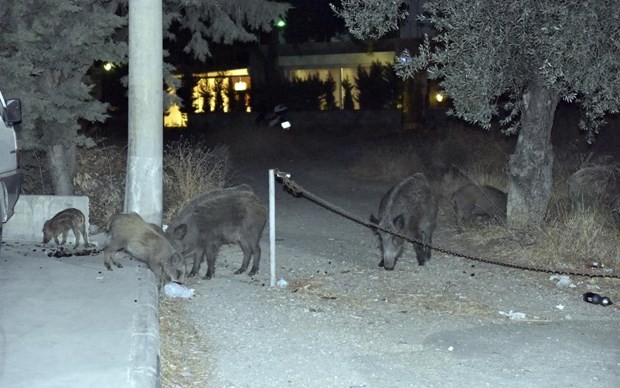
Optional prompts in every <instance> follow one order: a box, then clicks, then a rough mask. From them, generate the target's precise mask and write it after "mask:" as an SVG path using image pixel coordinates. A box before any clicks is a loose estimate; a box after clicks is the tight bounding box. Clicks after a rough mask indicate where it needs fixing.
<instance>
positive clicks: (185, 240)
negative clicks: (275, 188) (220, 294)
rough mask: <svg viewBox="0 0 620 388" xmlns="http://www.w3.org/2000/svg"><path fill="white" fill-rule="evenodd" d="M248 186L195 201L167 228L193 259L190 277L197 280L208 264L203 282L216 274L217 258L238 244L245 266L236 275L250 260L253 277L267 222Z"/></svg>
mask: <svg viewBox="0 0 620 388" xmlns="http://www.w3.org/2000/svg"><path fill="white" fill-rule="evenodd" d="M248 187H249V186H247V185H242V188H244V189H241V190H239V189H223V190H218V191H217V192H209V193H206V194H204V195H202V196H200V197H199V198H196V199H195V200H192V201H191V202H190V203H189V204H188V205H187V206H186V207H184V208H183V210H182V211H181V212H180V213H179V215H178V216H177V217H175V219H174V220H173V221H172V222H171V224H170V225H169V226H168V229H167V233H168V234H169V236H170V237H171V238H172V239H173V240H174V241H175V243H176V244H177V245H178V246H179V247H180V248H181V251H182V253H183V254H184V255H186V256H191V255H193V256H194V264H193V267H192V270H191V271H190V273H189V276H190V277H191V276H195V275H196V274H197V273H198V271H199V270H200V264H201V263H202V261H203V260H206V261H207V272H206V274H205V276H204V277H203V278H204V279H211V278H212V277H213V275H214V273H215V258H216V256H217V252H218V250H219V248H220V247H221V246H222V245H224V244H239V246H240V247H241V250H242V251H243V263H242V264H241V268H239V269H238V270H237V271H236V272H235V274H240V273H243V272H245V271H246V270H247V268H248V265H249V263H250V258H253V261H252V268H251V270H250V272H249V273H248V275H249V276H254V275H255V274H256V273H257V272H258V268H259V264H260V254H261V249H260V244H259V241H260V238H261V235H262V233H263V229H264V227H265V224H266V222H267V211H266V209H265V206H263V204H262V203H261V202H260V201H259V199H258V198H257V197H256V195H254V193H253V192H252V191H251V188H250V190H247V189H245V188H248Z"/></svg>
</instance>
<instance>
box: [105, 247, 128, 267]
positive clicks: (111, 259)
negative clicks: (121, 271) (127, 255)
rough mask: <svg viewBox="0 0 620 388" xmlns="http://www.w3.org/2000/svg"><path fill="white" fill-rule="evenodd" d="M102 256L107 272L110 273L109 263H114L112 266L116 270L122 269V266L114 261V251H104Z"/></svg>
mask: <svg viewBox="0 0 620 388" xmlns="http://www.w3.org/2000/svg"><path fill="white" fill-rule="evenodd" d="M103 256H104V258H103V264H105V267H106V268H107V269H108V271H112V266H111V265H110V262H112V263H114V265H115V266H117V267H118V268H123V265H122V264H121V263H119V262H118V261H116V251H113V250H105V249H104V251H103Z"/></svg>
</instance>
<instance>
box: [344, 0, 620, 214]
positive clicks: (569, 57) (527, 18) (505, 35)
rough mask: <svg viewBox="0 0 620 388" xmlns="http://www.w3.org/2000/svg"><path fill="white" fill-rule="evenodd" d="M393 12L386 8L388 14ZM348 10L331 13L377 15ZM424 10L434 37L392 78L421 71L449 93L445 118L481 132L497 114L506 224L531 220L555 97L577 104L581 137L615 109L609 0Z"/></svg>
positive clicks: (545, 183) (616, 65) (447, 4)
mask: <svg viewBox="0 0 620 388" xmlns="http://www.w3.org/2000/svg"><path fill="white" fill-rule="evenodd" d="M348 2H350V3H365V4H370V3H373V4H374V3H390V4H395V3H399V4H400V5H402V3H403V2H402V1H389V2H384V1H382V0H349V1H348ZM400 9H401V8H399V6H393V8H392V9H391V10H390V11H391V12H392V19H394V18H395V16H394V15H398V12H399V10H400ZM352 10H353V8H349V9H348V8H347V1H343V9H341V10H337V11H338V12H339V14H340V15H341V16H342V17H344V18H345V20H347V19H350V20H353V21H355V22H350V23H349V22H348V23H347V24H348V25H352V26H357V25H364V23H365V22H366V21H368V20H376V19H377V16H376V15H364V13H363V12H361V11H360V9H357V10H356V12H350V11H352ZM424 10H425V13H424V14H423V15H420V16H419V18H420V19H421V20H422V21H426V22H430V23H431V25H432V26H433V27H434V29H435V30H436V32H437V33H436V35H435V36H434V37H433V38H432V39H429V38H428V37H427V38H426V39H425V41H424V43H423V44H422V45H421V46H420V48H419V52H417V53H413V54H412V53H409V52H407V51H405V52H403V53H402V55H400V56H399V58H398V60H397V62H396V64H395V67H396V70H397V72H398V74H399V75H400V76H401V77H404V78H407V77H412V76H413V75H414V74H415V73H416V72H417V71H419V70H422V69H426V70H427V72H428V75H429V78H431V79H439V80H441V82H440V86H441V87H442V88H443V90H444V91H445V92H446V93H447V94H448V95H449V96H450V97H451V98H452V100H453V109H452V110H451V112H450V113H451V114H453V115H455V116H456V117H459V118H462V119H464V120H466V121H468V122H470V123H474V124H477V125H479V126H481V127H483V128H487V129H488V128H490V127H491V123H492V121H493V120H494V119H497V120H499V121H500V123H501V124H503V125H504V131H505V132H506V133H507V134H518V140H517V145H516V148H515V150H514V153H513V154H512V155H511V157H510V161H509V188H508V220H509V224H510V225H512V226H537V225H540V224H541V222H542V221H543V218H544V216H545V214H546V211H547V205H548V202H549V197H550V192H551V184H552V168H553V149H552V146H551V136H550V135H551V129H552V126H553V120H554V115H555V112H556V108H557V105H558V103H559V102H560V101H561V100H564V101H568V102H572V103H575V104H579V106H580V108H581V112H582V115H581V119H580V122H579V126H580V128H581V129H583V130H584V131H585V132H586V135H587V136H588V139H589V140H590V141H591V140H593V138H594V137H595V135H596V134H597V133H598V130H599V129H600V128H601V126H602V125H603V124H604V123H605V116H606V115H607V114H615V113H618V110H619V107H620V7H619V4H618V2H617V1H616V0H547V1H538V0H515V1H512V2H505V1H502V0H478V1H469V0H429V1H428V2H426V3H425V5H424ZM401 12H402V11H401ZM360 31H361V29H360V30H359V31H357V32H360ZM352 32H354V31H352Z"/></svg>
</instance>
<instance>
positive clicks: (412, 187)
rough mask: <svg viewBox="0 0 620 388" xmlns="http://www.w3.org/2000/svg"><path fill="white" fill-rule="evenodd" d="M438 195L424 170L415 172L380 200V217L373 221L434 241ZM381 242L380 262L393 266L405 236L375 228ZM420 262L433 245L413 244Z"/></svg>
mask: <svg viewBox="0 0 620 388" xmlns="http://www.w3.org/2000/svg"><path fill="white" fill-rule="evenodd" d="M437 207H438V206H437V197H436V196H435V194H434V193H433V190H432V188H431V186H430V184H429V183H428V180H427V179H426V177H425V176H424V174H421V173H417V174H414V175H412V176H410V177H408V178H406V179H405V180H403V181H402V182H400V183H398V184H397V185H395V186H394V187H392V188H391V189H390V190H389V191H388V192H387V193H385V195H384V196H383V198H381V203H380V204H379V218H376V217H375V216H374V215H371V216H370V221H371V222H373V223H375V224H377V225H379V226H380V227H382V228H383V229H385V230H388V231H391V232H397V233H398V234H401V235H403V236H406V237H408V238H411V239H415V240H418V241H421V242H423V243H424V244H432V242H433V231H434V230H435V226H436V225H437ZM376 233H377V234H378V235H379V239H380V242H381V251H382V254H383V256H382V259H381V262H380V263H379V266H382V267H384V268H385V269H388V270H392V269H394V266H395V265H396V261H397V260H398V258H399V256H400V255H401V254H402V251H403V244H404V242H405V240H404V239H403V238H401V237H397V236H394V235H392V234H390V233H387V232H384V231H382V230H379V229H376ZM413 247H414V249H415V252H416V256H417V259H418V264H419V265H424V263H426V262H427V261H428V260H429V259H430V258H431V249H430V248H429V247H428V246H425V245H422V244H415V243H414V244H413Z"/></svg>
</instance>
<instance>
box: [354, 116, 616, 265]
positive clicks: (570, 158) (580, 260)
mask: <svg viewBox="0 0 620 388" xmlns="http://www.w3.org/2000/svg"><path fill="white" fill-rule="evenodd" d="M458 131H461V132H460V134H459V132H458ZM393 140H394V142H393V143H389V142H387V143H382V144H377V145H375V146H374V147H373V148H367V149H364V150H363V151H362V152H361V153H360V158H358V160H357V161H356V163H355V165H354V166H353V167H351V168H350V171H351V172H352V173H353V174H355V175H357V176H358V177H361V178H364V179H369V178H370V179H376V178H383V179H385V180H391V181H395V180H398V179H402V178H403V177H405V176H407V175H410V174H411V173H412V172H416V171H422V172H424V173H426V174H427V175H428V176H429V177H430V178H431V179H433V180H434V183H433V184H434V187H435V191H436V192H437V193H438V194H439V196H440V204H441V205H440V206H442V207H443V208H444V211H445V212H446V214H451V212H452V210H451V204H450V201H449V199H450V198H451V196H452V193H453V192H454V191H455V190H456V189H458V188H459V187H460V186H462V185H463V184H465V183H467V182H474V183H477V184H480V185H484V184H488V185H492V186H495V187H497V188H499V189H501V190H504V191H507V189H508V174H507V170H508V159H509V153H510V152H511V151H512V149H510V148H509V146H510V144H507V143H505V142H502V141H501V139H493V137H492V136H490V135H489V134H488V133H485V132H480V131H471V130H467V129H465V128H460V129H459V128H451V129H450V130H449V132H448V136H447V137H446V138H444V139H435V140H432V139H431V140H429V139H426V140H420V139H416V138H415V137H412V138H410V139H403V138H402V137H399V138H398V139H393ZM558 155H559V157H558V158H556V161H555V164H554V185H553V189H552V196H551V200H550V202H549V207H548V213H547V216H546V219H545V222H544V224H543V225H542V226H541V227H540V228H538V229H537V230H528V231H523V230H510V229H508V228H507V227H506V226H505V225H500V226H488V225H487V226H480V225H478V226H473V227H469V228H467V229H466V231H465V233H463V234H462V235H460V236H459V241H460V246H461V249H459V251H464V253H471V254H474V255H476V254H477V255H479V256H481V257H484V258H491V259H500V260H506V261H508V262H511V263H515V264H519V265H525V266H532V267H545V268H553V269H557V270H574V271H585V272H587V268H586V267H587V266H588V265H589V263H591V262H592V261H596V262H599V263H603V264H604V265H605V266H606V267H607V268H610V269H613V270H614V273H616V272H617V270H620V233H619V232H618V229H617V227H615V226H614V223H613V220H612V217H611V216H610V212H609V209H607V208H606V207H605V206H604V205H603V204H604V203H606V202H609V201H590V206H588V207H587V208H583V207H581V208H574V205H573V204H574V200H571V195H570V193H569V186H568V183H567V182H569V177H570V176H571V175H572V174H574V173H575V171H576V169H577V168H579V165H586V164H587V165H588V166H590V165H593V163H594V162H592V160H591V158H589V157H587V156H585V155H576V154H574V153H573V154H566V155H563V154H562V153H558ZM562 158H564V159H562ZM584 161H585V162H584ZM594 164H595V163H594ZM605 164H606V165H610V162H609V160H608V159H605ZM599 165H600V163H599ZM611 165H612V166H614V168H615V165H614V164H611ZM597 166H598V165H597ZM609 171H610V170H609V169H608V170H607V171H606V174H607V175H605V176H604V178H605V179H600V181H601V182H602V185H603V186H605V187H595V188H592V189H591V190H592V191H593V192H595V193H598V194H599V195H600V196H601V198H602V197H603V194H601V193H608V192H609V189H608V186H609V183H608V182H610V181H612V182H615V181H616V180H617V179H616V178H615V175H613V174H611V175H610V173H609ZM611 171H612V172H614V171H617V169H615V170H614V169H612V170H611ZM610 177H611V178H610ZM612 178H613V179H612ZM594 185H595V182H589V183H588V184H587V186H588V187H592V186H594ZM448 219H449V220H451V219H452V217H451V216H449V217H448ZM463 243H465V244H467V245H465V246H463Z"/></svg>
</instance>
